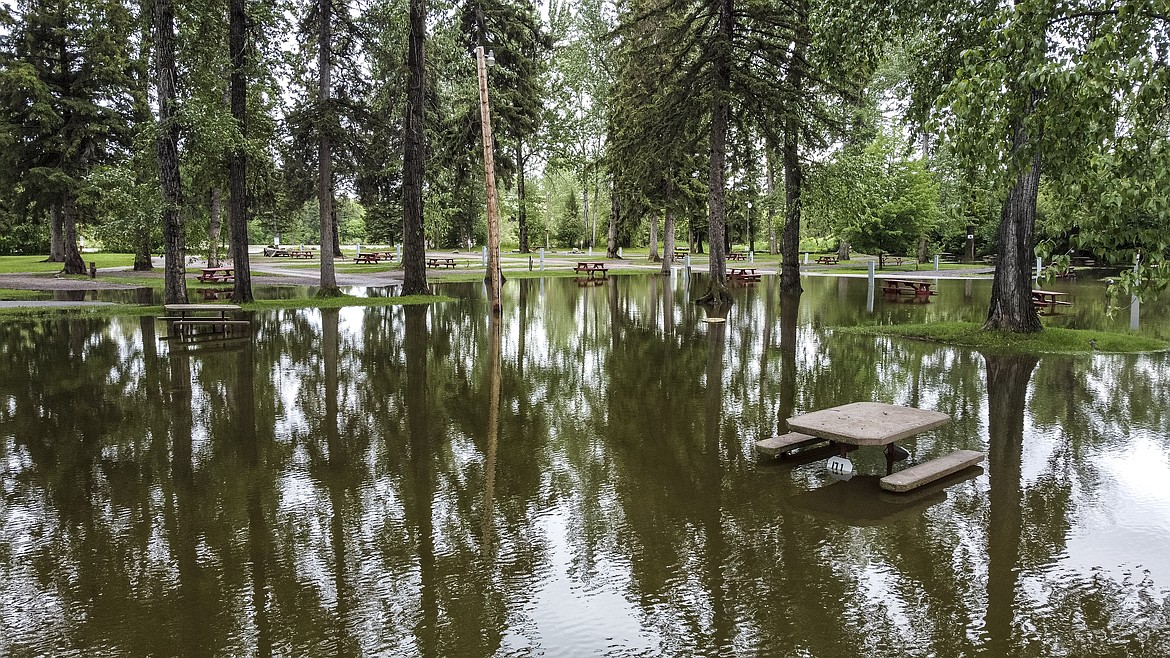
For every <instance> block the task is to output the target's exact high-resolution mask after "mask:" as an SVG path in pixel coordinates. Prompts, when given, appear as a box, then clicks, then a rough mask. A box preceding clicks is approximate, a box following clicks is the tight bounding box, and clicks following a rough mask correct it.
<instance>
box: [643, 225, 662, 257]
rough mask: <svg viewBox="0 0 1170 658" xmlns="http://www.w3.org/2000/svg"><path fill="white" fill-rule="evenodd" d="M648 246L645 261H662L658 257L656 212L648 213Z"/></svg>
mask: <svg viewBox="0 0 1170 658" xmlns="http://www.w3.org/2000/svg"><path fill="white" fill-rule="evenodd" d="M649 246H650V254H649V255H648V256H647V258H646V259H647V260H649V261H650V262H651V263H657V262H658V261H660V260H662V258H661V257H660V256H659V255H658V213H657V212H651V213H650V240H649Z"/></svg>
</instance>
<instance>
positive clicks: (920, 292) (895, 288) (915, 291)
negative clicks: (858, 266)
mask: <svg viewBox="0 0 1170 658" xmlns="http://www.w3.org/2000/svg"><path fill="white" fill-rule="evenodd" d="M933 285H934V284H933V283H932V282H930V281H919V280H916V279H882V291H883V292H885V293H886V294H888V295H914V296H921V297H929V296H930V295H937V294H938V291H937V290H931V286H933Z"/></svg>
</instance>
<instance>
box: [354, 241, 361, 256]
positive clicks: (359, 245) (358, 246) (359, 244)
mask: <svg viewBox="0 0 1170 658" xmlns="http://www.w3.org/2000/svg"><path fill="white" fill-rule="evenodd" d="M353 248H354V250H355V251H356V252H357V255H358V256H361V255H362V243H360V242H359V243H357V244H355V245H354V246H353Z"/></svg>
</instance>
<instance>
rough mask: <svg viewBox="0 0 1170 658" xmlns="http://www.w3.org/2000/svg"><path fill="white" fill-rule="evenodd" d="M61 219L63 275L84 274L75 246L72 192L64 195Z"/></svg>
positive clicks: (74, 202)
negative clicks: (63, 248)
mask: <svg viewBox="0 0 1170 658" xmlns="http://www.w3.org/2000/svg"><path fill="white" fill-rule="evenodd" d="M61 206H62V208H61V210H62V215H63V219H62V222H61V225H62V231H61V233H62V240H63V246H64V247H65V268H64V270H62V271H63V272H65V274H85V261H83V260H81V250H80V249H79V248H78V244H77V242H78V241H77V202H76V200H75V199H74V198H73V192H66V193H65V200H64V201H63V202H62V204H61Z"/></svg>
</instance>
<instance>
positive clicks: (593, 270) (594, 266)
mask: <svg viewBox="0 0 1170 658" xmlns="http://www.w3.org/2000/svg"><path fill="white" fill-rule="evenodd" d="M573 271H574V272H576V273H577V274H588V275H589V278H590V279H592V278H593V277H594V276H595V275H597V274H601V276H602V277H603V278H604V277H605V276H606V274H607V273H608V272H609V268H607V267H606V266H605V262H604V261H581V262H578V263H577V266H576V267H574V268H573Z"/></svg>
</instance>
